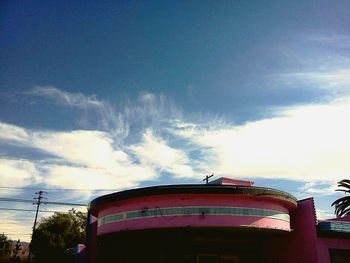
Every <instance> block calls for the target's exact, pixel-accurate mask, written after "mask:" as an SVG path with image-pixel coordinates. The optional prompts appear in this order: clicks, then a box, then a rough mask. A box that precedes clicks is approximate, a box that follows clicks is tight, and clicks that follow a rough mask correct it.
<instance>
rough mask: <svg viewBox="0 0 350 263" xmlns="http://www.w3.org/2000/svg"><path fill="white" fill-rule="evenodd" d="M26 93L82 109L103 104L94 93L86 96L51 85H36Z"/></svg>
mask: <svg viewBox="0 0 350 263" xmlns="http://www.w3.org/2000/svg"><path fill="white" fill-rule="evenodd" d="M26 94H28V95H32V96H38V97H43V98H47V99H50V100H51V101H53V102H55V103H57V104H60V105H67V106H71V107H77V108H82V109H86V108H89V107H101V106H103V102H102V101H99V100H98V99H97V98H96V96H95V95H92V96H86V95H84V94H82V93H70V92H65V91H62V90H60V89H57V88H55V87H53V86H38V87H35V88H34V89H32V90H30V91H28V92H26Z"/></svg>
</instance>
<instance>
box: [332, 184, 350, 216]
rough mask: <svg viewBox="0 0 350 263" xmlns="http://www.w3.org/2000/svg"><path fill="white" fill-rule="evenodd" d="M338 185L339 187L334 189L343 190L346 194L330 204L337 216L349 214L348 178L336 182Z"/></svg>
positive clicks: (349, 185) (349, 190) (349, 192)
mask: <svg viewBox="0 0 350 263" xmlns="http://www.w3.org/2000/svg"><path fill="white" fill-rule="evenodd" d="M338 187H339V189H337V190H336V191H341V192H344V193H345V194H347V195H346V196H344V197H341V198H339V199H337V200H335V201H334V202H333V204H332V206H334V208H335V211H334V212H335V214H336V215H337V216H338V217H342V216H350V195H349V194H350V180H349V179H344V180H341V181H340V182H338Z"/></svg>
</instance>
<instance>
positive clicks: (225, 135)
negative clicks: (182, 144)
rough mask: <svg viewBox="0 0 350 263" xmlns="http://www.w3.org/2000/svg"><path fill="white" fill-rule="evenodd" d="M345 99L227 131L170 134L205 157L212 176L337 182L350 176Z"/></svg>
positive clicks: (348, 105) (288, 111)
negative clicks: (195, 148)
mask: <svg viewBox="0 0 350 263" xmlns="http://www.w3.org/2000/svg"><path fill="white" fill-rule="evenodd" d="M348 116H350V101H349V99H344V100H338V101H334V102H332V103H329V104H323V105H322V104H320V105H309V106H299V107H294V108H289V109H286V110H284V111H282V112H280V117H275V118H271V119H263V120H260V121H254V122H250V123H247V124H245V125H243V126H233V127H230V128H218V129H215V128H213V127H212V128H211V129H210V130H208V129H201V128H200V126H199V127H195V128H194V127H190V128H185V129H183V130H180V131H178V130H174V132H175V133H176V134H177V135H178V136H183V137H185V138H187V139H188V140H190V141H191V142H192V143H194V144H197V146H198V148H199V149H202V151H204V152H205V153H206V156H209V157H207V158H206V159H205V160H204V162H205V163H206V165H207V166H210V167H212V171H214V172H215V173H216V174H226V175H230V176H232V177H246V178H249V177H260V178H261V177H262V178H285V179H293V180H300V181H308V180H312V181H327V182H329V181H333V182H334V181H337V180H339V179H341V178H347V177H348V171H349V170H350V162H349V157H350V140H349V134H350V124H349V123H348V122H347V121H346V120H347V119H348Z"/></svg>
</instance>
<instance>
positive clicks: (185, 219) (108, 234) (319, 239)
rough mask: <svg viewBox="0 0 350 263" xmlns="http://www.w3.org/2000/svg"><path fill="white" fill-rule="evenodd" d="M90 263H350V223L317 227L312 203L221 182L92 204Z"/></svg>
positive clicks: (342, 221)
mask: <svg viewBox="0 0 350 263" xmlns="http://www.w3.org/2000/svg"><path fill="white" fill-rule="evenodd" d="M89 213H90V224H89V230H88V244H87V247H86V248H85V249H84V251H85V252H86V253H85V254H86V255H87V260H88V262H89V263H95V262H115V263H124V262H125V263H129V262H132V263H133V262H160V263H162V262H171V263H175V262H184V263H186V262H188V263H214V262H215V263H248V262H249V263H250V262H257V263H273V262H284V263H289V262H290V263H292V262H293V263H295V262H298V263H316V262H322V263H329V262H332V263H333V262H335V263H343V262H350V218H341V219H332V220H325V221H318V220H317V218H316V213H315V207H314V202H313V199H312V198H308V199H304V200H297V199H296V198H295V197H294V196H292V195H291V194H289V193H286V192H283V191H280V190H275V189H271V188H265V187H255V186H253V183H252V182H249V181H239V180H232V179H228V178H220V179H218V180H216V181H213V182H211V183H210V184H206V185H167V186H155V187H147V188H140V189H133V190H128V191H123V192H118V193H114V194H109V195H105V196H101V197H99V198H97V199H95V200H93V201H92V202H91V205H90V211H89Z"/></svg>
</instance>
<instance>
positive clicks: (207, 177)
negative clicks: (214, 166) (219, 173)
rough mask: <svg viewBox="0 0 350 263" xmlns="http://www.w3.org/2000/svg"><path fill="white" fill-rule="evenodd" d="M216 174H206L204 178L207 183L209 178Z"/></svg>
mask: <svg viewBox="0 0 350 263" xmlns="http://www.w3.org/2000/svg"><path fill="white" fill-rule="evenodd" d="M213 176H214V174H213V173H212V174H211V175H206V176H205V178H204V179H203V181H205V183H206V184H208V183H209V178H211V177H213Z"/></svg>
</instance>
